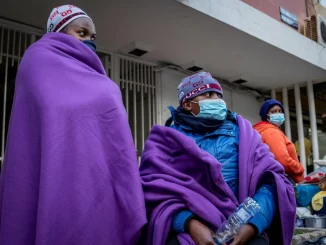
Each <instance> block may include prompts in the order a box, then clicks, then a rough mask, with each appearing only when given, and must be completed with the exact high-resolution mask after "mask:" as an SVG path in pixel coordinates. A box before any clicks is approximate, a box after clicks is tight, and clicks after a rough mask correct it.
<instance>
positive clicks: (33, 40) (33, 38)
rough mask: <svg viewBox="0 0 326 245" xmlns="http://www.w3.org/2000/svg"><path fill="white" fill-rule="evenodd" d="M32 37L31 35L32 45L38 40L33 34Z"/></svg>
mask: <svg viewBox="0 0 326 245" xmlns="http://www.w3.org/2000/svg"><path fill="white" fill-rule="evenodd" d="M30 37H31V45H32V44H33V43H35V41H36V36H35V35H34V34H32V35H31V36H30Z"/></svg>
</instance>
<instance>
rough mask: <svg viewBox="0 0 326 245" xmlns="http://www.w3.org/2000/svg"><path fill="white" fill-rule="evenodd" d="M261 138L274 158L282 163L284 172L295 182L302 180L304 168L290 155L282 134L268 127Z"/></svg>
mask: <svg viewBox="0 0 326 245" xmlns="http://www.w3.org/2000/svg"><path fill="white" fill-rule="evenodd" d="M263 140H264V142H265V143H266V144H267V145H268V146H269V148H270V151H271V152H272V153H273V154H274V156H275V159H276V160H277V161H278V162H279V163H281V164H282V165H283V167H284V169H285V172H286V173H287V174H288V175H289V176H290V177H292V178H293V179H294V181H295V182H297V183H298V182H300V181H302V179H303V173H304V169H303V167H302V165H301V163H300V162H299V161H297V160H296V159H293V158H292V157H291V156H290V154H289V152H288V150H287V147H286V143H285V141H284V138H283V135H282V134H280V132H278V131H277V130H274V129H270V130H268V131H267V130H266V131H265V132H264V134H263Z"/></svg>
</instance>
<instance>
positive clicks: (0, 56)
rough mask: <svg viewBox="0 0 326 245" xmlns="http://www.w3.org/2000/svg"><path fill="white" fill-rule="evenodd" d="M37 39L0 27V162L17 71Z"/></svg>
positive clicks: (23, 32) (25, 33)
mask: <svg viewBox="0 0 326 245" xmlns="http://www.w3.org/2000/svg"><path fill="white" fill-rule="evenodd" d="M39 38H40V35H36V34H31V33H27V32H25V31H23V30H19V29H11V28H8V27H6V26H1V25H0V108H1V109H0V118H1V122H0V127H1V142H0V149H1V152H0V162H2V159H3V156H4V151H5V140H6V137H7V129H8V124H9V117H10V112H11V107H12V102H13V97H14V90H15V78H16V73H17V69H18V66H19V63H20V61H21V58H22V56H23V54H24V52H25V50H26V49H27V48H28V47H29V46H30V45H31V44H32V43H34V42H35V41H36V40H37V39H39Z"/></svg>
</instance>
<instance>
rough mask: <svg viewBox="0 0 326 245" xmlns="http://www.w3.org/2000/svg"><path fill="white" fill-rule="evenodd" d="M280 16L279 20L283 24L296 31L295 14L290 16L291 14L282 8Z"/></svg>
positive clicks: (296, 20) (296, 19) (296, 21)
mask: <svg viewBox="0 0 326 245" xmlns="http://www.w3.org/2000/svg"><path fill="white" fill-rule="evenodd" d="M280 14H281V20H282V21H283V22H284V23H286V24H288V25H289V26H291V27H293V28H294V29H296V30H298V18H297V16H296V15H295V14H292V13H291V12H289V11H287V10H286V9H284V8H283V7H280Z"/></svg>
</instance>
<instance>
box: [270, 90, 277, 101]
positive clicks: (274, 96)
mask: <svg viewBox="0 0 326 245" xmlns="http://www.w3.org/2000/svg"><path fill="white" fill-rule="evenodd" d="M271 97H272V99H274V100H276V89H272V91H271Z"/></svg>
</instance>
